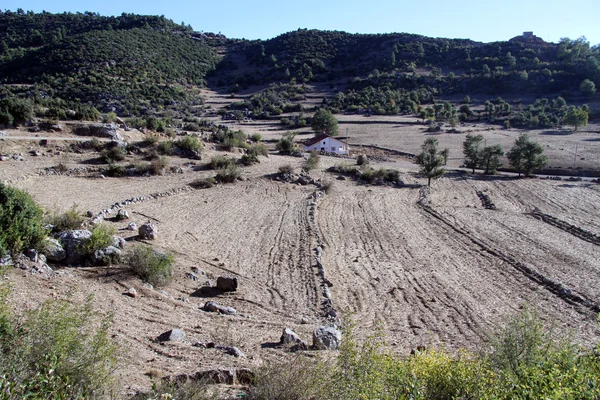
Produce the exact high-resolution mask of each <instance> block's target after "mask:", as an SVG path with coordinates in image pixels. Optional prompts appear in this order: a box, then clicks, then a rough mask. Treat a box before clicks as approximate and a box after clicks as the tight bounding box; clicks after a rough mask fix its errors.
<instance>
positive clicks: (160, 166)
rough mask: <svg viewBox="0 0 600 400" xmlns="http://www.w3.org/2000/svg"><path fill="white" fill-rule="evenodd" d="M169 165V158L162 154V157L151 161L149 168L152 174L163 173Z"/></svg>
mask: <svg viewBox="0 0 600 400" xmlns="http://www.w3.org/2000/svg"><path fill="white" fill-rule="evenodd" d="M168 165H169V160H168V159H167V157H165V156H162V157H160V158H155V159H154V160H152V161H150V167H149V169H148V170H149V171H150V174H152V175H163V174H164V171H165V169H166V168H167V166H168Z"/></svg>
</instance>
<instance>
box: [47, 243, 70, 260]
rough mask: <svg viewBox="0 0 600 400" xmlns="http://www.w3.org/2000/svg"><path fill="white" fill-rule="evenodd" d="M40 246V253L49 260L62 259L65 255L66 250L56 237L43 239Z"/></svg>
mask: <svg viewBox="0 0 600 400" xmlns="http://www.w3.org/2000/svg"><path fill="white" fill-rule="evenodd" d="M41 247H42V254H43V255H45V256H46V258H47V259H48V260H50V261H62V260H64V259H65V258H66V257H67V252H66V251H65V249H64V248H63V247H62V245H61V244H60V242H59V241H58V240H56V239H52V238H46V239H44V240H43V241H42V246H41Z"/></svg>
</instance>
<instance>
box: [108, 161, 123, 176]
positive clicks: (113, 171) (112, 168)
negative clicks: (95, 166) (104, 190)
mask: <svg viewBox="0 0 600 400" xmlns="http://www.w3.org/2000/svg"><path fill="white" fill-rule="evenodd" d="M104 174H105V175H106V176H111V177H113V178H120V177H122V176H125V175H126V174H127V170H126V169H125V167H124V166H123V165H119V164H113V163H108V168H106V169H105V170H104Z"/></svg>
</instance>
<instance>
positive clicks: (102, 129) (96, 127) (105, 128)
mask: <svg viewBox="0 0 600 400" xmlns="http://www.w3.org/2000/svg"><path fill="white" fill-rule="evenodd" d="M73 133H75V134H76V135H80V136H96V137H102V138H109V139H111V140H113V141H115V142H122V141H123V136H121V134H120V133H119V132H118V131H117V125H115V124H91V125H79V126H77V127H76V128H75V129H74V130H73Z"/></svg>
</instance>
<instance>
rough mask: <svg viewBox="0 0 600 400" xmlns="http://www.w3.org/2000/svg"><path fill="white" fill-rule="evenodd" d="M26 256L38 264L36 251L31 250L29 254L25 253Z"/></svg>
mask: <svg viewBox="0 0 600 400" xmlns="http://www.w3.org/2000/svg"><path fill="white" fill-rule="evenodd" d="M25 255H26V256H27V257H28V258H29V259H30V260H31V261H33V262H37V261H38V252H37V250H36V249H29V250H27V252H26V253H25Z"/></svg>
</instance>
